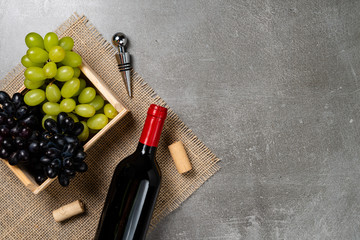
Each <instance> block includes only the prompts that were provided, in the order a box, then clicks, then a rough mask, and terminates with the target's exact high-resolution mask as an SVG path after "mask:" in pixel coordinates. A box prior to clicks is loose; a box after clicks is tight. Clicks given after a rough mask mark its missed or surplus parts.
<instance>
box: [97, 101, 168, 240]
mask: <svg viewBox="0 0 360 240" xmlns="http://www.w3.org/2000/svg"><path fill="white" fill-rule="evenodd" d="M166 115H167V109H166V108H164V107H161V106H157V105H154V104H152V105H150V107H149V110H148V113H147V118H146V121H145V125H144V129H143V131H142V134H141V137H140V141H139V144H138V146H137V148H136V151H135V152H134V153H133V154H132V155H130V156H128V157H127V158H125V159H124V160H122V161H120V163H119V164H118V165H117V166H116V168H115V172H114V175H113V178H112V180H111V183H110V187H109V191H108V194H107V197H106V200H105V205H104V208H103V212H102V214H101V217H100V222H99V225H98V229H97V232H96V236H95V239H99V240H100V239H101V240H112V239H122V240H131V239H136V240H139V239H145V237H146V232H147V229H148V227H149V224H150V220H151V216H152V213H153V210H154V207H155V202H156V198H157V196H158V193H159V190H160V182H161V172H160V168H159V166H158V164H157V162H156V160H155V154H156V149H157V146H158V143H159V140H160V135H161V131H162V128H163V126H164V122H165V118H166Z"/></svg>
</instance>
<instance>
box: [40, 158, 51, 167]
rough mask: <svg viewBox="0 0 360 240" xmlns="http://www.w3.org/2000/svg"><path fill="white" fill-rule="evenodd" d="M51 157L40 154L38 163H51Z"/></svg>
mask: <svg viewBox="0 0 360 240" xmlns="http://www.w3.org/2000/svg"><path fill="white" fill-rule="evenodd" d="M51 161H52V159H51V158H49V157H47V156H42V157H41V158H40V163H42V164H44V165H49V164H50V163H51Z"/></svg>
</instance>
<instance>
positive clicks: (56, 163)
mask: <svg viewBox="0 0 360 240" xmlns="http://www.w3.org/2000/svg"><path fill="white" fill-rule="evenodd" d="M50 166H51V167H52V168H54V169H60V168H61V160H60V159H59V158H55V159H54V160H52V161H51V163H50Z"/></svg>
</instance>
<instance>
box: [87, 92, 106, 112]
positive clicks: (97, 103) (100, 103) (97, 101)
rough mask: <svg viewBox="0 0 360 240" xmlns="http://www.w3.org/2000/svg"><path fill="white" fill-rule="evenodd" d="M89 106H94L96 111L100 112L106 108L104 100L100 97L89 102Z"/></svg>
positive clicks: (97, 96)
mask: <svg viewBox="0 0 360 240" xmlns="http://www.w3.org/2000/svg"><path fill="white" fill-rule="evenodd" d="M89 104H90V105H91V106H93V107H94V108H95V110H96V111H99V110H100V109H101V108H102V107H103V106H104V99H103V98H102V97H101V96H100V95H96V96H95V98H94V100H92V101H91V102H89Z"/></svg>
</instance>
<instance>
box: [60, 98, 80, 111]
mask: <svg viewBox="0 0 360 240" xmlns="http://www.w3.org/2000/svg"><path fill="white" fill-rule="evenodd" d="M75 107H76V102H75V100H74V99H72V98H65V99H63V100H62V101H61V103H60V109H61V111H63V112H67V113H68V112H72V111H73V110H74V109H75Z"/></svg>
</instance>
